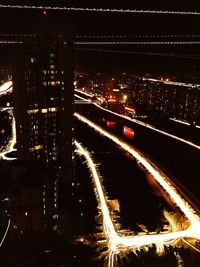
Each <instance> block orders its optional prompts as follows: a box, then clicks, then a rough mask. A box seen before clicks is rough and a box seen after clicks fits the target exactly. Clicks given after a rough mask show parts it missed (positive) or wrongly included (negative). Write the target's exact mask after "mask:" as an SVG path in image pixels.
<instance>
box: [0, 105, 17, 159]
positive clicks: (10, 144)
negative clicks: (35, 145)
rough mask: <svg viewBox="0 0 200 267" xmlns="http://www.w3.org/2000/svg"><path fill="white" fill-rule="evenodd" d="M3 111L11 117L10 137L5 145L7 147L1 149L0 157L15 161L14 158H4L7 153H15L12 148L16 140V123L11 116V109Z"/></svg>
mask: <svg viewBox="0 0 200 267" xmlns="http://www.w3.org/2000/svg"><path fill="white" fill-rule="evenodd" d="M4 110H7V111H8V112H9V114H10V115H11V117H12V135H11V138H10V140H9V142H8V144H7V146H6V147H5V148H3V149H2V152H0V157H1V158H3V159H4V160H15V159H16V158H9V157H7V156H6V154H7V153H10V152H13V151H16V149H15V148H14V146H15V144H16V142H17V138H16V121H15V118H14V115H13V110H12V108H5V109H4Z"/></svg>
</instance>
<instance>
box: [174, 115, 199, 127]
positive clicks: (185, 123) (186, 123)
mask: <svg viewBox="0 0 200 267" xmlns="http://www.w3.org/2000/svg"><path fill="white" fill-rule="evenodd" d="M169 120H171V121H175V122H178V123H181V124H184V125H187V126H190V123H189V122H187V121H181V120H178V119H175V118H169ZM195 127H196V128H198V129H199V128H200V126H199V125H195Z"/></svg>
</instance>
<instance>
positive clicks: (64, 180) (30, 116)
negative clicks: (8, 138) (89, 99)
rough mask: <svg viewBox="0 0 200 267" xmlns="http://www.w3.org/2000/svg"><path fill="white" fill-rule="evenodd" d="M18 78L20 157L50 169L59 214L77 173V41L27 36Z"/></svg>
mask: <svg viewBox="0 0 200 267" xmlns="http://www.w3.org/2000/svg"><path fill="white" fill-rule="evenodd" d="M13 82H14V85H13V88H14V115H15V119H16V135H17V158H18V159H19V160H20V161H23V162H26V161H27V162H31V161H32V162H34V161H38V162H40V164H41V165H43V167H44V169H46V170H48V171H47V172H46V176H47V177H46V178H47V179H46V183H48V184H51V186H52V190H49V191H51V192H52V195H51V199H52V201H53V202H54V203H53V206H54V211H53V212H52V214H58V213H59V209H61V210H62V205H64V206H65V204H64V203H62V200H63V199H66V201H67V199H68V198H69V197H70V192H71V190H70V188H71V185H72V177H73V158H74V155H73V123H72V119H73V61H72V46H71V45H70V44H69V43H68V42H67V41H66V40H65V38H64V37H63V36H46V37H38V36H31V37H30V38H29V39H27V38H26V41H24V42H22V45H21V46H20V47H19V48H18V60H17V62H16V64H15V66H14V71H13ZM37 171H39V170H37V169H36V170H35V172H37ZM43 212H44V209H43Z"/></svg>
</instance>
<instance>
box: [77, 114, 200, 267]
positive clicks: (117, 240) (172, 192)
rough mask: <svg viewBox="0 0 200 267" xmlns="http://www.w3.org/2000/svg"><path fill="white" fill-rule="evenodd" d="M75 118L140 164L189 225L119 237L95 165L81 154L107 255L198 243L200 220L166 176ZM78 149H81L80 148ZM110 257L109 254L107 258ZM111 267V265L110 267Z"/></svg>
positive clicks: (116, 140)
mask: <svg viewBox="0 0 200 267" xmlns="http://www.w3.org/2000/svg"><path fill="white" fill-rule="evenodd" d="M74 115H75V117H76V118H77V119H78V120H80V121H82V122H83V123H86V124H87V125H88V126H89V127H91V128H92V129H94V130H95V131H97V132H98V133H100V134H101V135H103V136H105V137H107V138H109V139H110V140H112V141H113V142H114V143H115V144H117V145H119V146H120V147H121V148H123V149H124V150H125V151H127V152H128V153H129V154H130V155H132V156H133V157H134V158H135V159H136V160H137V161H138V162H139V163H141V164H142V165H143V166H144V168H145V169H146V171H148V172H149V173H150V174H151V175H152V177H153V178H154V179H155V181H156V182H157V183H158V184H159V185H160V186H161V187H162V189H163V190H164V191H165V192H167V194H168V195H169V196H170V197H171V199H172V201H173V202H174V203H175V204H176V205H177V206H178V207H179V208H180V210H181V211H182V212H183V213H184V215H185V216H186V217H187V218H188V220H189V221H190V225H189V227H188V228H187V229H185V230H180V231H177V232H169V233H160V234H152V233H150V234H147V233H145V234H144V235H137V236H122V235H120V234H118V233H117V232H116V231H115V229H114V226H113V223H112V220H111V218H110V214H109V210H108V207H107V205H106V200H105V195H104V194H103V190H102V185H101V182H100V179H99V176H98V174H97V173H96V172H95V165H94V164H93V162H92V159H91V158H90V156H89V154H88V153H86V152H84V151H83V150H81V151H82V153H83V154H84V155H85V156H86V158H87V161H88V163H89V166H90V169H91V171H92V173H93V177H94V179H95V184H96V188H97V192H98V196H99V201H100V205H101V207H102V215H103V223H104V229H105V234H106V236H107V238H108V240H109V248H110V253H112V252H114V253H119V252H123V251H125V250H130V249H133V250H135V249H138V248H139V247H143V246H148V245H151V244H155V245H156V246H157V249H158V250H159V251H160V249H161V248H162V247H163V245H164V244H169V243H171V244H173V243H174V241H176V240H177V239H178V238H187V237H190V238H195V239H200V219H199V216H198V215H197V214H196V212H195V211H194V210H193V208H192V207H191V205H190V204H189V203H188V202H187V201H186V200H184V199H183V197H182V196H181V195H180V194H179V193H178V191H177V190H176V189H175V188H174V186H172V185H171V183H170V181H169V180H168V178H167V176H165V175H164V174H163V173H162V172H161V171H160V170H159V169H158V168H157V167H156V166H155V165H154V164H153V163H152V162H151V161H150V160H147V159H146V158H145V157H144V156H143V155H142V154H141V153H139V152H138V151H137V150H136V149H134V148H133V147H131V146H130V145H129V144H127V143H125V142H123V141H122V140H120V139H119V138H117V137H116V136H114V135H113V134H110V133H108V132H107V131H105V130H104V129H103V128H101V127H99V126H98V125H96V124H95V123H93V122H92V121H90V120H88V119H87V118H85V117H83V116H82V115H80V114H78V113H75V114H74ZM79 148H80V146H79ZM110 255H111V254H110ZM109 259H110V261H112V259H113V257H112V256H110V257H109ZM109 266H112V265H109Z"/></svg>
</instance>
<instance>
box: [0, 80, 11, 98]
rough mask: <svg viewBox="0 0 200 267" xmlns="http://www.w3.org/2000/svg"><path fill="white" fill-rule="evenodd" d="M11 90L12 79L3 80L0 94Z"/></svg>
mask: <svg viewBox="0 0 200 267" xmlns="http://www.w3.org/2000/svg"><path fill="white" fill-rule="evenodd" d="M12 90H13V88H12V81H8V82H5V83H4V84H3V85H1V86H0V96H1V95H5V94H7V93H11V92H12Z"/></svg>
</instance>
